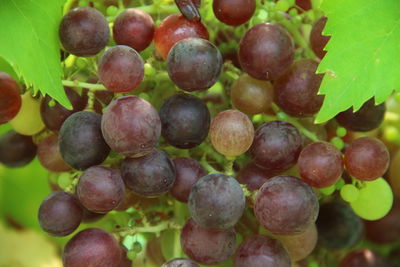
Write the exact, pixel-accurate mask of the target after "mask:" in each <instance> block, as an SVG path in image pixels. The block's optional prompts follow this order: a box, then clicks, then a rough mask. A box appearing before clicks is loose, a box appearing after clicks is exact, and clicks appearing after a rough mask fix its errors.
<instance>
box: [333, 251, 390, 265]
mask: <svg viewBox="0 0 400 267" xmlns="http://www.w3.org/2000/svg"><path fill="white" fill-rule="evenodd" d="M384 266H385V267H391V266H393V265H391V264H389V262H388V261H387V260H386V259H385V258H384V257H383V256H381V255H380V254H378V253H376V252H375V251H373V250H371V249H369V248H364V249H358V250H353V251H351V252H350V253H348V254H347V255H346V257H344V258H343V259H342V260H341V262H340V265H339V267H384ZM394 266H395V265H394Z"/></svg>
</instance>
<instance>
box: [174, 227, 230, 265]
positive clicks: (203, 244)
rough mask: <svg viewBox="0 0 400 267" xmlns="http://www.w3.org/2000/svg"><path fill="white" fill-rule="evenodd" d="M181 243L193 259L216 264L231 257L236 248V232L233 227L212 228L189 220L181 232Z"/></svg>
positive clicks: (207, 263) (206, 263) (202, 262)
mask: <svg viewBox="0 0 400 267" xmlns="http://www.w3.org/2000/svg"><path fill="white" fill-rule="evenodd" d="M181 245H182V249H183V251H184V252H185V254H186V255H188V256H189V258H191V259H192V260H194V261H196V262H198V263H201V264H205V265H214V264H218V263H221V262H224V261H225V260H227V259H228V258H230V257H231V256H232V255H233V253H234V252H235V248H236V233H235V231H234V230H233V228H229V229H225V230H211V229H206V228H203V227H201V226H200V225H198V224H196V223H195V222H194V221H193V220H192V219H190V220H188V221H187V222H186V224H185V226H184V227H183V228H182V232H181Z"/></svg>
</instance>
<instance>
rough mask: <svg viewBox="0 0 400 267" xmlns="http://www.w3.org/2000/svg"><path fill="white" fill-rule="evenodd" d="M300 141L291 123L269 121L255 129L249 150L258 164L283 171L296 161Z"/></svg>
mask: <svg viewBox="0 0 400 267" xmlns="http://www.w3.org/2000/svg"><path fill="white" fill-rule="evenodd" d="M302 143H303V138H302V136H301V134H300V132H299V131H298V130H297V129H296V127H294V126H293V125H292V124H290V123H288V122H285V121H271V122H267V123H264V124H263V125H261V126H260V127H259V128H258V129H257V131H256V132H255V135H254V141H253V144H252V146H251V148H250V152H251V155H252V157H253V159H254V162H255V163H256V164H257V165H258V166H260V167H262V168H266V169H269V170H276V171H284V170H288V169H290V167H292V166H293V165H294V164H295V163H296V161H297V158H298V156H299V154H300V152H301V149H302Z"/></svg>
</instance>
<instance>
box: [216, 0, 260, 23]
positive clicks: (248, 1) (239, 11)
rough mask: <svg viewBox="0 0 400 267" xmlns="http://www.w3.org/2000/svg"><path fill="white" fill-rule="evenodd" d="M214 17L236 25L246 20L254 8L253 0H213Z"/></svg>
mask: <svg viewBox="0 0 400 267" xmlns="http://www.w3.org/2000/svg"><path fill="white" fill-rule="evenodd" d="M213 10H214V14H215V17H217V19H218V20H220V21H222V22H223V23H225V24H228V25H231V26H238V25H240V24H243V23H245V22H246V21H248V20H249V19H250V18H251V17H252V16H253V14H254V11H255V10H256V1H255V0H214V1H213Z"/></svg>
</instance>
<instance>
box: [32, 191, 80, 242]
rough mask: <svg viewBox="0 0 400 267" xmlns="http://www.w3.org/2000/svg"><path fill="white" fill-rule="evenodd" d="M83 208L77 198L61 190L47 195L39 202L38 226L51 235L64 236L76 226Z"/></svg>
mask: <svg viewBox="0 0 400 267" xmlns="http://www.w3.org/2000/svg"><path fill="white" fill-rule="evenodd" d="M82 215H83V210H82V207H81V205H80V203H79V201H78V199H77V198H76V197H75V196H73V195H71V194H69V193H65V192H63V191H56V192H53V193H51V194H50V195H49V196H47V197H46V198H45V199H44V200H43V202H42V204H40V208H39V212H38V220H39V224H40V227H42V229H43V230H44V231H46V232H47V233H49V234H51V235H53V236H66V235H69V234H71V233H72V232H73V231H75V230H76V228H78V226H79V225H80V223H81V221H82Z"/></svg>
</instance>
